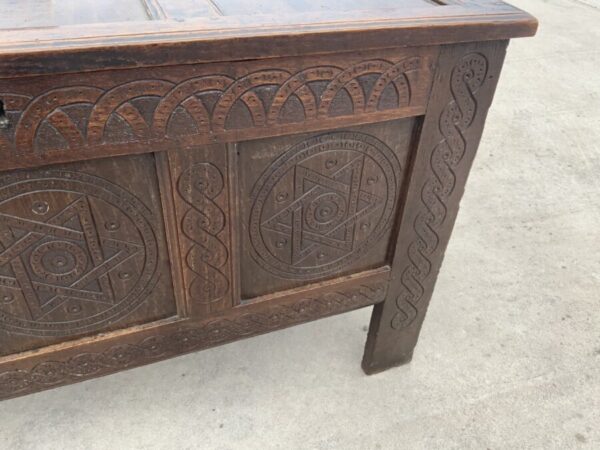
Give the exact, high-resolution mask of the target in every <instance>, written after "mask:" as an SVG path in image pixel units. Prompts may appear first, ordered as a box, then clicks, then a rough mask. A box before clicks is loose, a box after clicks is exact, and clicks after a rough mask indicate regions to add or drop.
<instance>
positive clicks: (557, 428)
mask: <svg viewBox="0 0 600 450" xmlns="http://www.w3.org/2000/svg"><path fill="white" fill-rule="evenodd" d="M514 3H515V4H516V5H517V6H520V7H522V8H524V9H526V10H528V11H530V12H531V13H533V14H534V15H536V16H537V17H538V18H539V19H540V22H541V28H540V32H539V35H538V36H537V37H536V38H534V39H524V40H516V41H514V42H513V43H512V44H511V46H510V48H509V56H508V60H507V64H506V67H505V70H504V72H503V75H502V78H501V81H500V87H499V92H498V93H497V96H496V100H495V104H494V106H493V108H492V111H491V114H490V117H489V125H488V127H487V128H486V131H485V135H484V139H483V142H482V145H481V149H480V152H479V156H478V159H477V160H476V163H475V167H474V169H473V173H472V175H471V178H470V181H469V184H468V186H467V193H466V196H465V198H464V201H463V204H462V208H461V213H460V215H459V219H458V223H457V225H456V229H455V233H454V237H453V240H452V241H451V244H450V247H449V249H448V252H447V255H446V260H445V263H444V267H443V269H442V272H441V275H440V278H439V282H438V285H437V290H436V293H435V295H434V298H433V301H432V305H431V308H430V311H429V315H428V318H427V320H426V322H425V326H424V328H423V333H422V337H421V341H420V343H419V346H418V348H417V351H416V353H415V357H414V359H413V362H412V364H410V365H409V366H404V367H402V368H398V369H395V370H390V371H388V372H385V373H383V374H380V375H377V376H373V377H366V376H365V375H363V373H362V372H361V370H360V366H359V362H360V359H361V355H362V350H363V345H364V341H365V336H366V329H367V328H366V326H367V324H368V319H369V313H370V311H369V310H362V311H358V312H355V313H351V314H347V315H343V316H338V317H335V318H331V319H326V320H323V321H319V322H316V323H312V324H309V325H305V326H301V327H296V328H293V329H289V330H286V331H281V332H277V333H272V334H269V335H266V336H262V337H258V338H254V339H250V340H246V341H243V342H238V343H235V344H231V345H227V346H224V347H220V348H216V349H213V350H208V351H204V352H201V353H197V354H193V355H189V356H184V357H180V358H176V359H173V360H170V361H167V362H162V363H158V364H154V365H152V366H148V367H143V368H140V369H135V370H131V371H127V372H124V373H120V374H117V375H113V376H109V377H105V378H102V379H98V380H93V381H88V382H84V383H81V384H78V385H73V386H68V387H64V388H59V389H55V390H52V391H47V392H43V393H40V394H36V395H31V396H28V397H24V398H19V399H15V400H10V401H5V402H2V403H0V448H1V449H11V450H12V449H37V448H49V449H71V448H74V449H86V450H87V449H106V448H112V449H122V448H135V449H138V448H143V449H146V448H148V449H153V448H161V449H162V448H173V449H184V448H194V449H198V448H201V449H260V450H263V449H270V448H273V449H279V448H280V449H286V450H289V449H344V450H349V449H360V450H362V449H403V448H406V449H411V450H412V449H437V448H443V449H446V448H457V449H470V448H473V449H504V448H519V449H521V448H535V449H569V448H578V447H582V448H590V449H591V448H600V298H599V297H600V258H599V256H598V255H599V253H600V227H599V226H598V223H599V222H600V200H599V198H600V196H599V195H598V194H599V193H600V176H599V174H600V144H599V143H600V48H599V44H598V43H599V42H600V25H599V24H600V2H598V0H546V1H542V0H516V1H514Z"/></svg>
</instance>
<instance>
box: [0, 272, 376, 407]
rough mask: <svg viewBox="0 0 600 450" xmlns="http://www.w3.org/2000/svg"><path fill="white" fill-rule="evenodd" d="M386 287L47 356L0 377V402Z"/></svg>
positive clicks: (316, 313)
mask: <svg viewBox="0 0 600 450" xmlns="http://www.w3.org/2000/svg"><path fill="white" fill-rule="evenodd" d="M386 291H387V282H386V281H373V282H370V283H363V284H362V285H360V286H356V287H351V288H347V289H343V290H339V291H335V292H325V293H319V294H318V295H315V296H313V297H306V298H301V299H298V300H295V301H293V302H290V303H287V304H279V305H277V306H270V307H269V309H268V310H267V311H260V312H248V313H245V314H241V313H240V312H238V314H239V315H237V316H234V317H222V318H218V319H215V320H212V321H209V322H204V323H200V324H198V325H197V326H195V327H191V326H189V327H186V328H183V327H182V328H179V329H175V330H172V331H170V332H165V333H163V334H155V335H153V336H149V337H145V338H144V339H142V340H140V341H138V342H136V343H131V344H119V345H114V346H109V347H108V348H106V349H105V350H104V351H95V352H91V351H88V352H82V353H79V354H76V355H73V356H67V357H59V356H54V357H52V356H49V357H48V358H49V359H48V360H46V361H43V362H40V363H38V364H37V365H35V366H33V367H31V368H28V369H15V370H10V371H5V372H1V373H0V399H3V398H8V397H12V396H15V395H22V394H26V393H31V392H35V391H39V390H42V389H46V388H50V387H53V386H58V385H61V384H65V383H69V382H74V381H81V380H85V379H88V378H93V377H97V376H100V375H106V374H109V373H112V372H116V371H119V370H123V369H127V368H130V367H135V366H139V365H143V364H147V363H150V362H153V361H157V360H160V359H165V358H168V357H172V356H175V355H179V354H182V353H187V352H192V351H198V350H202V349H206V348H208V347H212V346H216V345H219V344H224V343H226V342H229V341H233V340H236V339H239V338H242V337H249V336H253V335H257V334H261V333H266V332H269V331H273V330H276V329H279V328H284V327H287V326H290V325H295V324H298V323H302V322H308V321H311V320H315V319H318V318H321V317H325V316H329V315H334V314H338V313H342V312H346V311H350V310H352V309H356V308H360V307H363V306H369V305H373V304H375V303H379V302H382V301H383V300H384V299H385V295H386Z"/></svg>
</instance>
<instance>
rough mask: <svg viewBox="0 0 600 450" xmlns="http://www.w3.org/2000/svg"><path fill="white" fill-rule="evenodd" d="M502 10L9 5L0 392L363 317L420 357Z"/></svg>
mask: <svg viewBox="0 0 600 450" xmlns="http://www.w3.org/2000/svg"><path fill="white" fill-rule="evenodd" d="M536 27H537V23H536V21H535V19H534V18H532V17H531V16H529V15H528V14H526V13H524V12H522V11H520V10H518V9H516V8H513V7H512V6H509V5H507V4H504V3H502V2H500V1H495V0H492V1H490V0H431V1H429V0H378V1H372V2H360V1H358V0H331V1H313V2H305V1H301V0H281V1H274V2H270V1H265V2H262V1H259V2H249V1H242V0H215V1H213V0H118V1H113V0H108V1H102V2H98V1H92V0H78V1H71V0H66V1H54V0H22V1H19V2H14V1H10V0H0V398H7V397H12V396H16V395H20V394H25V393H30V392H33V391H37V390H41V389H45V388H48V387H52V386H58V385H61V384H65V383H70V382H74V381H78V380H85V379H88V378H91V377H95V376H99V375H104V374H108V373H111V372H115V371H118V370H122V369H126V368H129V367H134V366H139V365H141V364H146V363H150V362H153V361H158V360H160V359H164V358H168V357H171V356H174V355H178V354H182V353H185V352H190V351H196V350H200V349H203V348H207V347H210V346H214V345H218V344H223V343H226V342H229V341H232V340H235V339H239V338H243V337H247V336H253V335H256V334H259V333H265V332H269V331H273V330H277V329H279V328H283V327H287V326H290V325H295V324H299V323H302V322H306V321H309V320H313V319H318V318H320V317H324V316H329V315H332V314H337V313H342V312H345V311H350V310H353V309H356V308H360V307H365V306H373V305H374V310H373V317H372V321H371V328H370V331H369V334H368V340H367V345H366V351H365V356H364V360H363V368H364V370H365V372H367V373H373V372H377V371H380V370H383V369H386V368H388V367H391V366H394V365H398V364H402V363H404V362H407V361H409V360H410V358H411V355H412V351H413V348H414V346H415V344H416V341H417V337H418V334H419V330H420V327H421V324H422V322H423V319H424V316H425V312H426V309H427V305H428V302H429V299H430V298H431V295H432V290H433V287H434V283H435V278H436V274H437V272H438V271H439V269H440V265H441V262H442V257H443V254H444V249H445V247H446V244H447V242H448V239H449V236H450V232H451V229H452V225H453V223H454V219H455V217H456V213H457V210H458V203H459V200H460V197H461V195H462V191H463V187H464V185H465V181H466V177H467V173H468V172H469V169H470V165H471V162H472V160H473V157H474V156H475V151H476V149H477V146H478V143H479V139H480V137H481V133H482V129H483V125H484V121H485V118H486V113H487V110H488V108H489V106H490V103H491V101H492V96H493V93H494V90H495V88H496V83H497V81H498V77H499V75H500V69H501V66H502V63H503V58H504V54H505V50H506V47H507V44H508V39H510V38H512V37H522V36H531V35H533V34H534V33H535V30H536Z"/></svg>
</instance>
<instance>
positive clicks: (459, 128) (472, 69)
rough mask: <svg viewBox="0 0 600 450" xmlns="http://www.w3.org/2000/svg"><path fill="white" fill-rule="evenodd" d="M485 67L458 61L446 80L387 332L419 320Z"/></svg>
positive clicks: (477, 58) (481, 59) (475, 58)
mask: <svg viewBox="0 0 600 450" xmlns="http://www.w3.org/2000/svg"><path fill="white" fill-rule="evenodd" d="M488 67H489V63H488V60H487V58H486V57H485V56H484V55H482V54H481V53H470V54H467V55H465V56H464V57H462V58H461V59H460V61H459V62H458V64H457V65H456V66H455V67H454V69H453V71H452V75H451V78H450V92H451V95H452V98H451V99H450V101H449V102H448V103H447V104H446V106H445V107H444V109H443V110H442V113H441V115H440V118H439V132H440V134H441V136H442V139H441V140H440V141H439V143H438V144H437V145H436V146H435V147H434V149H433V151H432V153H431V158H430V167H429V170H428V174H429V178H428V179H427V180H426V181H425V184H424V185H423V188H422V190H421V202H420V208H421V209H420V211H419V213H418V214H417V216H416V218H415V220H414V223H413V228H414V234H415V236H416V239H415V240H414V241H413V242H412V243H411V244H410V245H409V247H408V258H407V260H408V263H407V266H406V267H405V268H404V269H403V271H402V275H401V286H400V293H399V295H398V297H397V298H396V301H395V305H396V308H397V312H396V314H394V316H393V317H392V321H391V327H392V328H393V329H396V330H398V329H401V328H404V327H407V326H409V325H411V324H412V322H413V321H414V320H415V319H416V317H417V316H418V309H417V304H418V303H419V301H420V300H421V298H422V297H423V295H424V293H425V287H424V282H425V280H427V278H428V277H429V276H430V275H431V273H432V258H431V257H432V255H433V254H434V253H435V252H436V251H437V250H438V248H439V245H440V242H441V239H440V237H439V230H440V229H441V227H442V225H443V224H444V222H445V220H446V216H447V212H448V210H447V207H446V203H447V201H448V199H449V197H450V196H451V195H452V193H453V191H454V188H455V185H456V171H457V169H458V168H459V167H460V166H461V164H462V162H463V158H464V156H465V154H466V151H467V146H468V139H469V138H468V136H467V131H468V130H469V128H470V127H471V125H472V124H473V121H474V119H475V117H476V116H477V114H478V100H477V93H478V91H479V89H480V88H481V87H482V86H483V85H484V83H485V80H486V76H487V72H488Z"/></svg>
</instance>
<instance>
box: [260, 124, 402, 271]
mask: <svg viewBox="0 0 600 450" xmlns="http://www.w3.org/2000/svg"><path fill="white" fill-rule="evenodd" d="M399 174H400V165H399V163H398V160H397V158H396V156H395V155H394V152H393V151H392V150H391V149H390V148H389V147H387V146H386V145H385V144H384V143H383V142H381V141H380V140H378V139H376V138H374V137H372V136H369V135H366V134H363V133H356V132H335V133H328V134H325V135H322V136H317V137H313V138H310V139H308V140H305V141H304V142H301V143H299V144H297V145H295V146H293V147H292V148H290V149H289V150H288V151H287V152H285V153H284V154H283V155H282V156H281V157H279V158H278V159H277V160H276V161H275V162H274V163H273V164H272V165H271V166H270V167H268V168H267V170H266V171H265V172H264V173H263V175H262V176H261V177H260V179H259V180H258V181H257V182H256V185H255V187H254V190H253V192H252V199H253V206H252V210H251V213H250V240H251V243H252V250H253V256H254V258H255V259H256V261H257V262H258V263H259V264H260V265H261V266H262V267H263V268H264V269H265V270H267V271H269V272H271V273H273V274H275V275H277V276H280V277H284V278H302V279H310V278H316V277H320V276H324V275H328V274H331V273H333V272H335V271H338V270H340V269H343V268H344V267H346V266H348V265H350V264H352V263H354V262H356V261H357V260H358V259H359V258H360V257H361V256H362V255H364V254H365V253H367V252H368V251H369V250H370V249H371V248H372V247H373V246H374V245H375V244H376V243H377V242H378V241H379V239H381V237H382V236H383V235H384V234H385V232H386V231H387V230H388V229H389V227H390V226H391V223H392V216H393V213H394V210H395V205H396V201H397V198H398V184H399V183H398V177H399Z"/></svg>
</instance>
